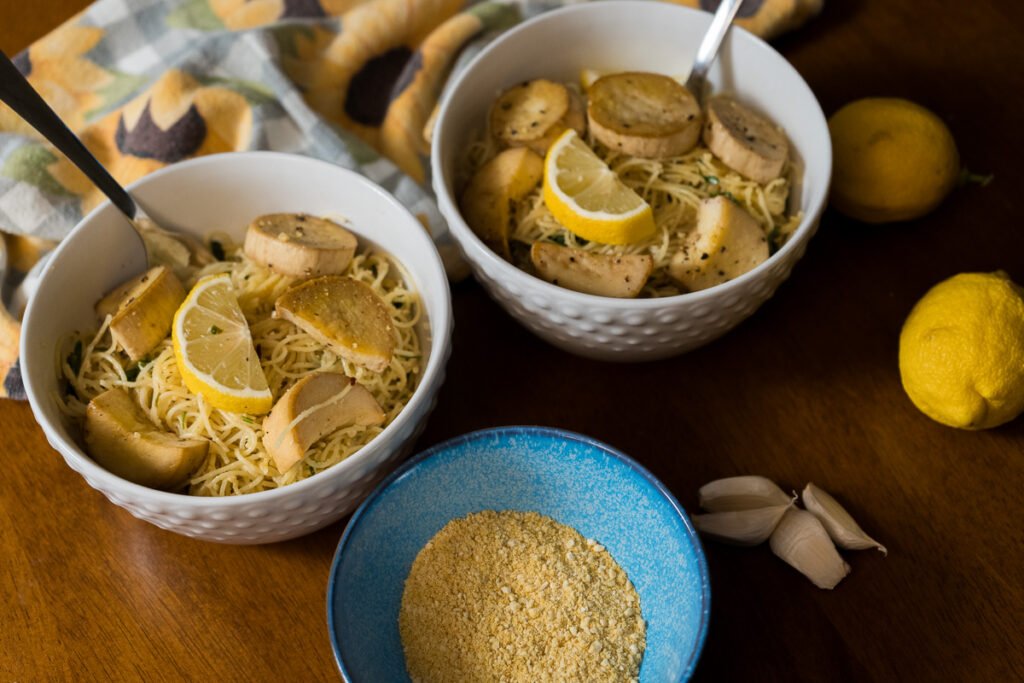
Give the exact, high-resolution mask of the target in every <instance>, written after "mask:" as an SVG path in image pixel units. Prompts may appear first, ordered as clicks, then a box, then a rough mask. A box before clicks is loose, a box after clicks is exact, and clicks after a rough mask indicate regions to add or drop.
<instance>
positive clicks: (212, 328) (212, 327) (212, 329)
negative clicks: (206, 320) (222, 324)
mask: <svg viewBox="0 0 1024 683" xmlns="http://www.w3.org/2000/svg"><path fill="white" fill-rule="evenodd" d="M223 331H224V330H222V329H220V328H219V327H217V326H216V325H210V334H220V333H221V332H223Z"/></svg>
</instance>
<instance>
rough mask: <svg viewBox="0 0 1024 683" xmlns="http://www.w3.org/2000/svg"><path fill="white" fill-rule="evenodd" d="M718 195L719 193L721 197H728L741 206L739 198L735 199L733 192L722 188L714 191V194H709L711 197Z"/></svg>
mask: <svg viewBox="0 0 1024 683" xmlns="http://www.w3.org/2000/svg"><path fill="white" fill-rule="evenodd" d="M719 195H721V196H722V197H725V198H726V199H728V200H729V201H731V202H732V203H733V204H735V205H736V206H742V205H741V204H740V200H738V199H736V196H735V195H733V193H732V192H728V191H726V190H722V191H721V192H716V193H714V194H713V195H711V196H712V197H718V196H719Z"/></svg>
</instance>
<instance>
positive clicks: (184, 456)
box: [85, 387, 210, 491]
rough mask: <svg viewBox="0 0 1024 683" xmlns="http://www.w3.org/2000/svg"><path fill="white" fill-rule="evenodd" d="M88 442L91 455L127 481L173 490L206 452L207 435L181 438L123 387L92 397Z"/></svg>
mask: <svg viewBox="0 0 1024 683" xmlns="http://www.w3.org/2000/svg"><path fill="white" fill-rule="evenodd" d="M85 445H86V447H87V448H88V451H89V455H91V456H92V458H93V460H95V461H96V462H98V463H99V464H100V465H102V466H103V467H104V468H105V469H107V470H108V471H110V472H113V473H114V474H116V475H117V476H119V477H122V478H124V479H127V480H128V481H131V482H134V483H136V484H140V485H142V486H149V487H150V488H156V489H164V490H168V491H170V490H174V489H177V488H180V487H181V486H182V485H184V483H185V482H186V481H187V480H188V477H189V475H190V474H191V473H192V472H193V471H194V470H195V469H196V467H198V466H199V464H200V463H201V462H202V460H203V458H205V457H206V452H207V449H208V448H209V445H210V442H209V441H207V440H206V439H182V438H179V437H177V436H175V435H174V434H171V433H169V432H165V431H163V430H162V429H160V428H159V427H158V426H157V425H155V424H154V423H153V422H152V421H151V420H150V419H149V417H148V416H147V415H146V414H145V413H144V412H143V411H142V408H140V407H139V405H138V403H136V402H135V399H133V398H132V396H131V394H129V393H128V391H127V390H125V389H123V388H121V387H114V388H113V389H108V390H107V391H105V392H103V393H102V394H100V395H99V396H97V397H96V398H94V399H92V400H91V401H89V405H88V407H87V408H86V410H85Z"/></svg>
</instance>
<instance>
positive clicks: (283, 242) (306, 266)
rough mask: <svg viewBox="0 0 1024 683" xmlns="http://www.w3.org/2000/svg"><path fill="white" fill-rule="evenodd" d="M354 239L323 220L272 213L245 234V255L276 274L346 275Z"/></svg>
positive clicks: (308, 275)
mask: <svg viewBox="0 0 1024 683" xmlns="http://www.w3.org/2000/svg"><path fill="white" fill-rule="evenodd" d="M356 245H357V240H356V237H355V235H353V234H352V233H351V232H349V231H348V230H346V229H345V228H343V227H341V226H340V225H338V224H337V223H335V222H334V221H329V220H327V219H326V218H317V217H316V216H308V215H306V214H304V213H271V214H267V215H265V216H260V217H258V218H256V219H255V220H254V221H253V222H252V223H251V224H250V225H249V229H248V231H247V232H246V233H245V246H244V251H245V255H246V256H248V257H249V258H250V259H252V260H253V261H256V262H257V263H260V264H262V265H264V266H266V267H267V268H269V269H271V270H273V271H274V272H276V273H281V274H282V275H289V276H291V277H319V276H321V275H339V274H341V273H343V272H345V269H346V268H348V264H349V263H350V262H351V261H352V256H353V254H355V251H356Z"/></svg>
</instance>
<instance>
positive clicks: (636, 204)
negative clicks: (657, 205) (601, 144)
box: [544, 128, 655, 244]
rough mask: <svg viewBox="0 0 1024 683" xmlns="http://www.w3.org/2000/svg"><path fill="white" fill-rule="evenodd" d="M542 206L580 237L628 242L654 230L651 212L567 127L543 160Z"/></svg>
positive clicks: (598, 240) (613, 242)
mask: <svg viewBox="0 0 1024 683" xmlns="http://www.w3.org/2000/svg"><path fill="white" fill-rule="evenodd" d="M544 203H545V204H546V205H547V207H548V209H549V210H550V211H551V213H552V214H553V215H554V217H555V218H556V219H557V220H558V222H559V223H561V224H562V225H564V226H565V227H566V228H568V229H569V230H571V231H572V232H574V233H576V234H577V235H579V236H580V237H582V238H584V239H588V240H590V241H592V242H601V243H603V244H630V243H632V242H639V241H640V240H643V239H646V238H648V237H651V236H652V235H653V234H654V232H655V226H654V212H653V211H651V207H650V205H649V204H648V203H647V202H645V201H644V200H643V198H642V197H640V195H638V194H637V193H636V192H634V191H633V190H631V189H630V188H629V187H627V186H626V185H625V184H623V182H622V181H621V180H619V177H618V176H617V175H615V172H614V171H612V170H611V169H610V168H608V164H606V163H604V161H602V160H601V158H600V157H599V156H597V154H595V153H594V151H593V150H592V149H590V147H588V146H587V143H585V142H584V141H583V140H581V139H580V136H579V135H577V134H576V131H575V130H572V129H571V128H570V129H569V130H567V131H565V132H564V133H562V135H561V136H559V138H558V139H557V140H555V143H554V144H553V145H551V149H549V150H548V154H547V156H546V157H545V159H544Z"/></svg>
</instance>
